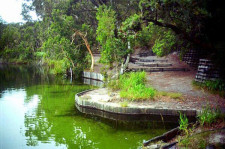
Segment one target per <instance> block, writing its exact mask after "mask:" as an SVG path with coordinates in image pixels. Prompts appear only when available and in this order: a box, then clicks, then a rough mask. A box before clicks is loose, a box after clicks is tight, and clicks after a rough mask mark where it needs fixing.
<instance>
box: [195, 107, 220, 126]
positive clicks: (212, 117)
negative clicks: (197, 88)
mask: <svg viewBox="0 0 225 149" xmlns="http://www.w3.org/2000/svg"><path fill="white" fill-rule="evenodd" d="M221 117H222V114H221V112H220V110H218V109H215V110H214V109H211V108H210V107H209V106H206V107H205V108H204V109H203V110H202V112H201V113H200V114H199V115H198V121H199V123H200V124H201V125H202V126H203V125H204V124H207V125H211V124H212V123H213V122H216V120H217V119H218V118H221Z"/></svg>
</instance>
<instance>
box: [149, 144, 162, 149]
mask: <svg viewBox="0 0 225 149" xmlns="http://www.w3.org/2000/svg"><path fill="white" fill-rule="evenodd" d="M159 148H160V145H159V144H153V145H150V146H148V149H159Z"/></svg>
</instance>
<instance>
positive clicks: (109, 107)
mask: <svg viewBox="0 0 225 149" xmlns="http://www.w3.org/2000/svg"><path fill="white" fill-rule="evenodd" d="M90 91H94V90H86V91H83V92H80V93H77V94H76V95H75V105H76V107H77V108H78V110H79V111H80V112H82V113H87V114H90V113H91V112H88V110H84V108H87V109H94V110H97V111H99V112H108V113H113V114H116V115H125V116H138V115H153V116H159V117H163V116H165V117H171V116H174V117H179V114H180V112H181V113H183V114H185V115H186V116H187V117H194V118H195V117H196V116H197V113H198V111H197V110H193V109H168V108H152V107H141V106H132V107H121V105H120V104H111V103H110V102H101V101H93V100H90V99H85V98H81V96H82V95H85V93H88V92H90ZM93 114H94V113H93ZM97 115H98V116H102V117H105V118H108V117H107V116H106V115H105V114H102V113H101V114H97ZM109 118H110V117H109ZM163 118H164V117H163ZM171 120H172V119H171Z"/></svg>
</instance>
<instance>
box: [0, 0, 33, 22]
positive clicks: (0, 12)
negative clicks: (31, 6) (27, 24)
mask: <svg viewBox="0 0 225 149" xmlns="http://www.w3.org/2000/svg"><path fill="white" fill-rule="evenodd" d="M23 2H24V0H0V17H1V18H2V19H3V20H4V21H5V22H7V23H17V22H24V20H23V17H22V15H21V12H22V3H23ZM30 15H31V16H32V19H33V20H37V16H36V14H35V12H32V13H31V14H30Z"/></svg>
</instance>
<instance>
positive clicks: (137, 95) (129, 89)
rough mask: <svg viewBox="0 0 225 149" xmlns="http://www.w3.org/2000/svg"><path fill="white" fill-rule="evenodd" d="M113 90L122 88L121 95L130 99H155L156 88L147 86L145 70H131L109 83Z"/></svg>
mask: <svg viewBox="0 0 225 149" xmlns="http://www.w3.org/2000/svg"><path fill="white" fill-rule="evenodd" d="M108 87H109V88H111V89H112V90H120V97H121V98H125V99H129V100H145V99H154V96H155V93H156V91H155V89H153V88H152V87H146V73H145V72H131V73H125V74H123V75H121V76H120V78H119V80H112V81H110V82H109V83H108Z"/></svg>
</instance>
